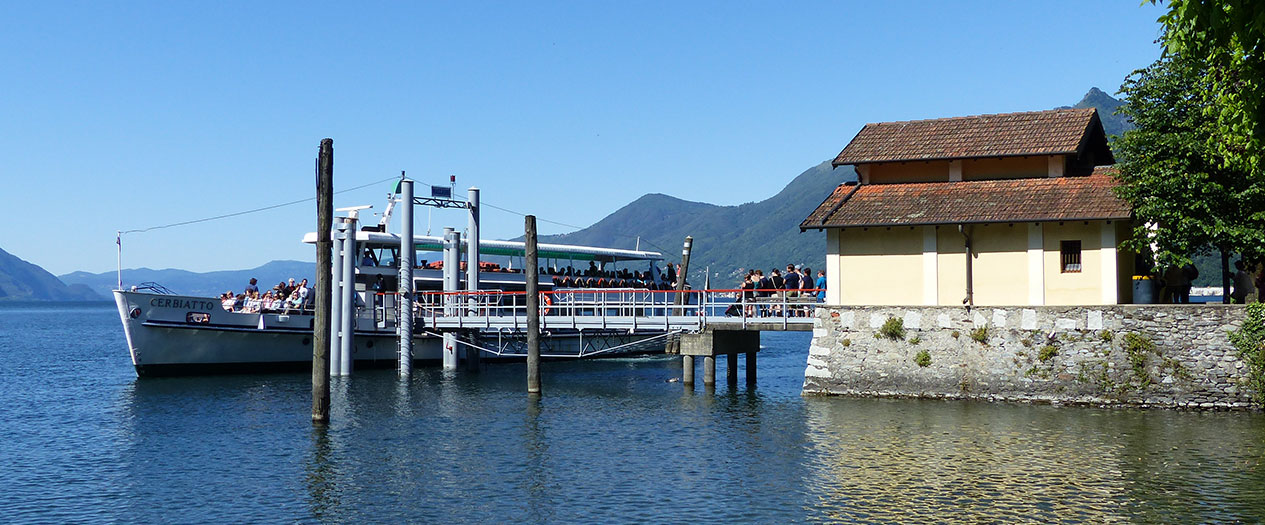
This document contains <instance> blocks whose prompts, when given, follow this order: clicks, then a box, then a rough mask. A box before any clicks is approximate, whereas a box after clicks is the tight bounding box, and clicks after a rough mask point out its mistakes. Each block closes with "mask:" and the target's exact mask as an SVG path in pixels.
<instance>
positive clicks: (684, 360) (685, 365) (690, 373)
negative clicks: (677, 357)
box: [681, 355, 694, 387]
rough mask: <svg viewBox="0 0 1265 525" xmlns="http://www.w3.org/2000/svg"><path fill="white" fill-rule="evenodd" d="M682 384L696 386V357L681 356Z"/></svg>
mask: <svg viewBox="0 0 1265 525" xmlns="http://www.w3.org/2000/svg"><path fill="white" fill-rule="evenodd" d="M681 383H683V384H685V385H686V386H690V387H692V386H694V356H692V355H683V356H681Z"/></svg>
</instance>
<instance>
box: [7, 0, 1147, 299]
mask: <svg viewBox="0 0 1265 525" xmlns="http://www.w3.org/2000/svg"><path fill="white" fill-rule="evenodd" d="M1160 14H1161V8H1158V7H1155V6H1151V5H1149V4H1148V5H1143V6H1139V5H1138V1H1137V0H1120V1H1079V2H1008V1H1007V2H981V3H971V4H963V5H959V4H958V3H955V2H954V3H950V2H827V3H807V2H804V3H782V2H776V3H774V2H764V3H746V2H662V3H653V2H609V1H594V2H579V1H575V2H565V3H545V2H510V3H504V4H494V3H484V2H433V3H419V2H409V3H401V4H391V3H377V2H367V3H361V2H355V3H339V4H336V3H327V4H319V3H281V2H211V3H207V2H155V3H142V2H108V3H100V2H82V3H68V2H13V3H8V4H7V5H6V6H5V7H3V8H2V9H0V50H2V51H0V70H2V71H3V77H2V81H0V159H2V160H0V188H2V189H0V205H2V206H3V209H4V210H5V212H7V216H8V218H9V221H8V226H7V227H6V228H4V229H3V231H4V233H0V248H3V249H4V250H6V251H9V252H10V253H13V254H15V255H17V256H19V257H22V258H24V259H26V260H28V261H31V262H33V263H36V264H38V265H41V266H43V267H44V268H46V269H47V270H49V271H51V272H53V273H54V274H63V273H67V272H71V271H74V270H87V271H93V272H101V271H112V270H113V269H114V267H115V244H114V232H115V230H128V229H138V228H145V227H150V226H156V225H161V224H167V223H172V222H178V221H184V220H191V219H197V218H201V217H207V216H214V215H220V214H224V213H231V212H235V211H241V210H247V209H252V208H257V207H262V206H267V205H271V204H277V203H281V202H287V201H291V200H296V199H302V198H305V197H310V196H312V195H314V193H315V190H314V183H313V158H314V156H315V154H316V150H317V146H318V144H319V141H320V140H321V139H322V138H324V137H331V138H333V139H334V149H335V172H334V175H335V186H336V187H337V188H350V187H353V186H357V185H361V184H365V183H368V182H372V181H376V180H381V179H385V178H388V177H391V176H392V175H395V174H398V173H399V172H400V170H407V171H408V173H409V176H410V177H412V178H414V179H416V180H419V181H422V182H442V181H446V180H447V177H448V175H450V174H455V175H456V176H457V182H458V188H459V189H461V190H462V191H461V193H462V194H464V188H466V187H469V186H471V185H477V186H479V187H480V188H482V189H483V198H484V201H485V202H488V203H491V204H494V205H498V206H501V207H505V208H509V209H513V210H515V211H519V212H525V213H535V214H536V215H538V216H539V217H540V218H541V219H547V220H552V221H557V222H561V223H565V224H570V225H577V226H587V225H589V224H592V223H593V222H596V221H597V220H600V219H601V218H602V217H604V216H606V215H607V214H609V213H611V212H613V211H615V210H616V209H618V208H620V207H621V206H623V205H625V204H627V203H629V202H631V201H633V200H635V199H636V198H637V197H639V196H641V195H642V194H644V193H648V192H660V193H667V194H670V195H674V196H677V197H680V198H683V199H687V200H695V201H704V202H711V203H716V204H726V205H729V204H740V203H743V202H749V201H758V200H762V199H765V198H767V197H769V196H771V195H773V194H774V193H776V192H777V191H778V190H780V189H781V188H782V187H783V186H784V185H785V184H786V183H787V182H789V181H790V180H791V178H793V177H794V176H796V175H798V174H799V173H800V172H801V171H803V170H804V169H807V168H809V167H811V166H813V165H815V164H817V163H819V162H821V161H823V160H826V159H829V158H833V157H834V155H836V154H837V153H838V152H839V150H840V149H842V148H843V146H844V145H845V144H847V142H848V141H849V140H850V139H851V138H852V136H853V135H854V134H856V132H857V130H859V129H860V128H861V126H862V125H864V124H865V123H866V122H875V121H891V120H908V119H918V118H934V117H946V116H956V115H969V114H979V113H998V112H1009V111H1024V110H1037V109H1048V108H1051V107H1055V106H1060V105H1070V104H1073V103H1075V102H1077V101H1078V100H1079V99H1080V97H1081V96H1082V95H1083V94H1084V93H1085V92H1086V91H1087V90H1088V89H1089V88H1090V87H1094V86H1097V87H1099V88H1101V89H1103V90H1104V91H1107V92H1108V93H1115V91H1116V90H1117V88H1118V87H1119V85H1120V82H1121V80H1122V79H1123V78H1124V77H1125V75H1127V74H1128V73H1129V72H1130V71H1132V70H1134V69H1137V68H1140V67H1144V66H1146V65H1147V64H1149V63H1150V62H1151V61H1153V60H1154V59H1156V58H1157V57H1158V55H1159V46H1158V44H1156V43H1155V39H1156V38H1157V37H1158V35H1159V26H1158V24H1156V22H1155V19H1156V18H1157V17H1158V16H1159V15H1160ZM388 186H389V185H388V184H386V183H383V184H379V185H376V186H373V187H371V188H367V189H362V190H357V191H351V192H347V193H343V194H340V195H338V196H337V198H336V199H335V204H336V205H337V206H348V205H355V204H374V205H375V210H381V209H382V207H383V203H384V197H385V195H386V191H387V189H388ZM314 210H315V204H314V203H304V204H299V205H294V206H289V207H284V208H280V209H277V210H272V211H269V212H263V213H258V214H252V215H246V216H241V217H235V218H231V219H226V220H221V221H214V222H209V223H203V224H198V225H194V226H187V227H182V228H172V229H166V230H158V231H153V232H148V233H142V234H131V235H127V236H125V237H124V252H123V265H124V267H138V266H147V267H151V268H183V269H188V270H194V271H208V270H217V269H235V268H249V267H254V266H256V265H259V264H262V263H265V262H267V261H270V260H273V259H300V260H314V259H315V255H314V252H313V249H312V247H310V246H308V245H303V244H301V243H300V242H299V239H300V238H301V236H302V235H303V233H305V232H308V231H311V230H313V229H314V227H315V222H316V220H315V211H314ZM431 221H432V224H433V225H434V228H435V229H436V230H439V229H440V228H441V227H442V226H444V225H452V226H457V227H459V228H462V227H464V226H465V219H464V216H456V215H454V214H453V212H445V213H439V212H436V213H435V215H434V216H433V218H432V219H431ZM426 224H427V215H426V211H425V210H423V209H419V210H418V227H419V228H420V229H422V230H424V229H425V228H426ZM735 227H741V225H735ZM569 230H570V229H569V228H566V227H562V226H557V225H553V224H548V223H542V224H541V231H542V233H561V232H565V231H569ZM521 232H522V218H521V217H519V216H516V215H511V214H508V213H504V212H500V211H494V210H488V211H487V212H485V215H484V235H485V236H491V237H495V238H508V237H512V236H515V235H519V234H521Z"/></svg>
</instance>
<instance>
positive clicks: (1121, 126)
mask: <svg viewBox="0 0 1265 525" xmlns="http://www.w3.org/2000/svg"><path fill="white" fill-rule="evenodd" d="M1121 104H1123V102H1121V101H1119V100H1117V99H1115V98H1114V97H1112V96H1111V95H1108V94H1106V93H1104V92H1103V91H1102V90H1101V89H1098V88H1096V87H1095V88H1089V93H1085V96H1084V97H1083V98H1081V101H1080V102H1077V103H1076V105H1075V106H1072V107H1074V108H1095V109H1097V110H1098V118H1100V119H1102V129H1103V131H1105V132H1106V133H1107V138H1108V139H1111V138H1112V137H1115V136H1119V135H1122V134H1124V132H1126V131H1129V130H1131V129H1133V121H1131V120H1129V118H1128V117H1125V116H1124V115H1117V114H1116V109H1118V108H1119V107H1120V105H1121Z"/></svg>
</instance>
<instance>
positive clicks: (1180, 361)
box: [804, 305, 1254, 408]
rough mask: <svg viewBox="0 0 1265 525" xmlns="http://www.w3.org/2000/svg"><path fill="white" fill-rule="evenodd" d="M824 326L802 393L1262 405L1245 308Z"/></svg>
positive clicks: (889, 315) (836, 312) (933, 312)
mask: <svg viewBox="0 0 1265 525" xmlns="http://www.w3.org/2000/svg"><path fill="white" fill-rule="evenodd" d="M816 315H817V323H816V327H815V329H814V331H813V342H812V346H811V347H810V349H809V354H808V366H807V368H806V370H805V372H804V393H805V394H841V395H860V396H891V397H929V398H959V399H987V400H1006V401H1036V402H1051V403H1078V404H1094V405H1130V406H1161V407H1199V408H1250V407H1253V406H1254V404H1253V403H1252V400H1251V395H1250V392H1247V391H1246V389H1245V387H1244V386H1243V385H1242V384H1241V383H1242V379H1243V377H1244V374H1246V371H1247V368H1246V364H1245V363H1244V362H1243V361H1242V360H1241V359H1240V358H1239V355H1238V351H1237V350H1236V349H1235V348H1234V346H1233V345H1231V344H1230V342H1229V340H1228V337H1227V333H1228V332H1231V331H1234V330H1237V329H1238V327H1239V325H1240V324H1241V323H1242V321H1243V317H1244V311H1243V308H1242V307H1241V306H1229V305H1118V306H1084V307H1070V306H1034V307H1020V306H1015V307H976V308H972V309H970V310H968V309H966V308H964V307H948V306H941V307H934V306H926V307H922V306H915V307H852V306H848V307H818V308H817V314H816ZM889 319H898V320H900V324H901V325H903V329H904V334H903V336H902V337H900V338H892V337H889V335H888V334H891V333H892V332H894V330H890V329H889V330H886V331H885V330H884V329H883V326H884V324H885V323H888V322H889ZM891 324H892V325H893V327H894V325H895V324H896V323H895V322H892V323H891ZM893 335H894V334H893ZM920 354H921V355H920Z"/></svg>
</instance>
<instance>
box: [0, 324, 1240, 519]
mask: <svg viewBox="0 0 1265 525" xmlns="http://www.w3.org/2000/svg"><path fill="white" fill-rule="evenodd" d="M809 338H810V335H809V334H807V333H795V332H791V333H776V332H772V333H766V334H764V335H763V339H762V350H761V352H760V354H761V355H760V377H759V381H758V384H757V385H756V386H755V387H754V388H748V387H747V386H746V385H745V384H744V383H742V382H740V383H739V386H738V387H736V388H734V389H731V388H729V387H727V386H726V385H725V384H724V379H723V378H724V368H725V360H724V359H721V360H718V363H717V368H718V371H717V377H718V378H721V381H720V384H719V385H717V387H716V388H715V390H714V392H709V391H707V390H705V389H704V388H703V386H702V385H701V384H699V385H697V386H696V387H695V388H694V389H693V390H692V391H691V390H686V389H684V388H683V386H682V385H681V384H680V383H678V382H671V381H670V380H672V379H673V378H677V377H680V360H679V358H668V357H662V356H647V357H635V358H612V359H603V360H596V361H583V362H577V361H548V362H545V363H543V365H542V377H543V381H544V391H545V394H544V396H543V397H542V398H540V399H537V400H533V399H530V398H529V397H528V396H527V395H526V393H525V389H526V380H525V376H526V373H525V367H524V365H522V364H490V365H485V366H484V367H483V369H482V371H480V372H479V373H459V374H456V375H450V374H445V373H443V372H442V371H440V370H438V369H434V368H421V369H419V370H417V371H416V372H415V373H414V376H413V378H412V379H411V380H409V381H407V382H402V381H400V380H399V379H398V378H397V377H396V374H395V372H394V371H393V370H367V371H358V372H356V374H355V375H354V376H352V377H350V378H347V379H340V380H335V381H334V383H333V386H332V390H333V396H332V407H333V409H332V422H331V424H330V425H329V427H328V428H324V429H316V428H313V426H312V424H311V422H310V411H311V377H310V374H303V373H299V374H270V375H235V376H213V377H187V378H146V379H137V378H136V377H135V374H134V372H133V371H132V368H131V364H130V361H129V359H128V356H127V348H126V343H125V342H124V340H123V333H122V328H121V326H120V324H119V320H118V314H117V313H116V312H115V310H114V308H113V305H112V304H108V303H94V304H56V303H54V304H32V303H24V304H12V303H0V352H2V354H0V355H3V356H4V357H3V361H2V362H3V365H0V366H2V367H3V370H2V373H0V377H2V379H0V458H3V461H0V516H4V519H5V521H10V522H67V521H94V522H97V521H120V522H182V523H183V522H217V523H222V522H244V521H251V522H256V521H264V522H295V521H298V522H362V521H371V522H404V521H409V522H440V521H445V522H514V523H517V522H525V523H574V522H601V523H617V522H687V521H701V520H707V521H713V520H714V521H724V522H761V523H787V522H942V521H970V522H1032V521H1035V522H1050V521H1073V522H1078V521H1090V522H1135V521H1142V522H1169V523H1174V522H1209V521H1212V522H1224V521H1244V522H1261V521H1265V465H1263V464H1262V463H1263V460H1265V416H1263V415H1262V414H1261V413H1256V412H1184V411H1168V410H1138V409H1095V408H1082V407H1055V406H1045V405H1021V404H988V403H982V402H962V401H929V400H906V399H856V398H824V397H807V398H805V397H802V396H800V393H799V392H800V386H801V384H802V382H803V373H804V363H805V356H806V355H807V351H808V342H809ZM699 377H700V378H701V374H700V375H699ZM740 377H741V375H740Z"/></svg>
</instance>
